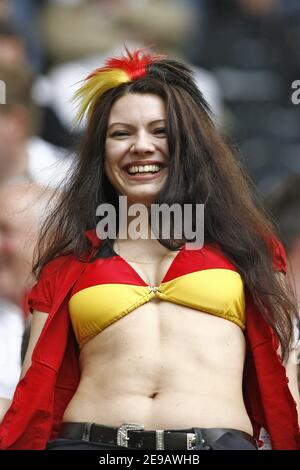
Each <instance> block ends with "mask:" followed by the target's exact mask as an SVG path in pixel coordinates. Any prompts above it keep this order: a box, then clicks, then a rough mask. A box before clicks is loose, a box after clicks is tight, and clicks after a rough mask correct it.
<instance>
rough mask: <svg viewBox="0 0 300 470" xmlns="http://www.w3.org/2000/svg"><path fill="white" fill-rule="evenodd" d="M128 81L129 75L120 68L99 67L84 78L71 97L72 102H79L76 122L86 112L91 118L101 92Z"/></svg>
mask: <svg viewBox="0 0 300 470" xmlns="http://www.w3.org/2000/svg"><path fill="white" fill-rule="evenodd" d="M130 81H131V79H130V77H129V75H128V74H127V73H126V72H124V71H123V70H121V69H106V70H105V69H102V70H101V69H99V71H98V72H97V71H96V72H95V74H94V75H92V76H90V78H88V79H86V80H84V82H85V83H84V84H83V85H82V86H81V87H80V88H79V89H78V90H77V91H76V92H75V94H74V97H73V101H74V102H79V109H78V112H77V115H76V118H75V120H76V123H77V124H78V123H80V122H81V120H82V118H83V117H84V115H85V113H86V112H87V114H88V118H89V119H90V118H91V114H92V111H93V108H94V105H95V103H96V101H97V99H98V98H99V97H100V96H101V95H103V93H105V92H106V91H107V90H110V89H111V88H115V87H117V86H118V85H121V84H122V83H127V82H130Z"/></svg>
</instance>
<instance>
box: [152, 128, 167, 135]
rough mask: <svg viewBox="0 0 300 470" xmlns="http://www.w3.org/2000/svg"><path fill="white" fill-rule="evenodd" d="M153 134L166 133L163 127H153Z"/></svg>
mask: <svg viewBox="0 0 300 470" xmlns="http://www.w3.org/2000/svg"><path fill="white" fill-rule="evenodd" d="M154 134H155V135H162V136H165V135H166V134H167V129H166V128H165V127H157V128H156V129H154Z"/></svg>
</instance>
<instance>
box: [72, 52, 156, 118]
mask: <svg viewBox="0 0 300 470" xmlns="http://www.w3.org/2000/svg"><path fill="white" fill-rule="evenodd" d="M125 51H126V54H125V55H123V56H121V57H112V58H109V59H107V60H106V62H105V64H104V66H103V67H100V68H98V69H96V70H95V71H94V72H92V73H91V74H90V75H88V77H87V78H86V79H85V80H84V84H83V85H82V86H81V87H80V88H79V90H77V92H76V93H75V95H74V100H75V101H79V102H80V106H79V110H78V113H77V122H80V121H81V120H82V118H83V117H84V115H85V113H86V112H87V114H88V118H89V117H90V116H91V113H92V110H93V107H94V104H95V102H96V100H98V98H99V97H100V96H101V95H102V94H103V93H105V92H106V91H107V90H110V89H111V88H115V87H117V86H119V85H121V84H123V83H128V82H132V81H133V80H137V79H138V78H142V77H145V76H146V74H147V68H148V66H149V65H150V64H152V63H154V62H157V61H159V60H161V59H164V58H165V56H163V55H157V54H153V53H150V52H149V51H147V50H146V49H137V50H135V51H133V52H130V51H129V50H128V49H127V48H125Z"/></svg>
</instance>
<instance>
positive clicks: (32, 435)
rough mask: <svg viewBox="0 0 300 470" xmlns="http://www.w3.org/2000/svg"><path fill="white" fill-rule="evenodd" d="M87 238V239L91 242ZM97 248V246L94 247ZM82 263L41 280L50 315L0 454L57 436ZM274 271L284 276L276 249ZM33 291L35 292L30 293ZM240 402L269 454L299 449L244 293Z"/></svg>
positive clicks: (72, 387) (71, 373) (291, 410)
mask: <svg viewBox="0 0 300 470" xmlns="http://www.w3.org/2000/svg"><path fill="white" fill-rule="evenodd" d="M89 238H90V237H89ZM95 243H96V242H95ZM85 266H86V263H85V262H80V261H77V260H76V259H75V257H74V256H73V255H65V256H60V257H59V258H56V259H55V260H53V261H51V262H50V263H48V264H47V265H46V266H45V267H44V269H43V270H42V274H41V277H40V279H39V290H40V289H41V288H42V289H43V290H44V296H45V304H44V305H43V302H41V304H40V305H39V306H37V305H36V304H35V308H38V309H39V310H40V311H43V308H44V311H47V310H45V306H46V305H47V306H48V305H49V303H50V302H51V304H52V309H51V312H50V314H49V316H48V319H47V321H46V324H45V326H44V328H43V330H42V333H41V335H40V338H39V340H38V342H37V345H36V347H35V349H34V352H33V355H32V365H31V367H30V368H29V370H28V371H27V373H26V375H25V376H24V378H23V379H22V380H21V381H20V382H19V384H18V386H17V388H16V391H15V394H14V398H13V402H12V404H11V407H10V408H9V410H8V411H7V413H6V415H5V417H4V419H3V421H2V424H1V426H0V449H15V450H18V449H44V448H45V445H46V442H47V441H48V440H50V439H55V438H56V437H57V435H58V432H59V429H60V425H61V422H62V416H63V413H64V410H65V409H66V407H67V405H68V403H69V402H70V400H71V398H72V397H73V395H74V393H75V391H76V389H77V387H78V384H79V378H80V373H79V365H78V347H77V343H76V340H75V338H74V334H73V331H72V328H71V326H70V319H69V312H68V300H69V294H70V291H71V289H72V287H73V285H74V284H75V282H76V280H77V279H78V277H79V276H80V274H81V273H82V272H83V270H84V269H85ZM274 268H275V269H278V270H281V271H285V259H284V254H283V252H282V251H281V250H280V249H279V251H278V252H277V256H275V258H274ZM34 289H35V287H34V288H33V292H34ZM246 319H247V325H246V344H247V354H246V361H245V368H244V399H245V404H246V408H247V412H248V414H249V417H250V419H251V422H252V425H253V428H254V434H255V437H256V438H258V437H259V431H260V429H261V427H263V428H265V429H266V430H268V432H269V434H270V438H271V442H272V447H273V449H300V438H299V429H298V421H297V411H296V404H295V401H294V400H293V398H292V395H291V393H290V391H289V388H288V385H287V378H286V373H285V368H284V367H283V366H282V365H281V362H280V360H279V357H278V355H277V352H276V349H275V347H274V341H273V339H274V338H273V335H272V332H271V330H270V328H269V326H268V325H267V324H266V322H265V321H264V320H263V318H262V316H261V315H260V313H259V311H258V309H257V307H256V306H255V304H254V302H253V299H252V297H251V295H250V293H249V292H246Z"/></svg>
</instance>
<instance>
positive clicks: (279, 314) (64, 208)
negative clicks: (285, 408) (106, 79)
mask: <svg viewBox="0 0 300 470" xmlns="http://www.w3.org/2000/svg"><path fill="white" fill-rule="evenodd" d="M126 93H142V94H143V93H153V94H155V95H158V96H160V97H161V98H162V99H163V100H164V102H165V105H166V110H167V136H168V144H169V154H170V160H169V171H168V176H167V181H166V183H165V185H164V187H163V189H162V191H161V192H160V194H159V197H158V199H157V200H156V203H158V204H161V203H167V204H169V205H171V204H174V203H179V204H181V205H183V204H187V203H190V204H196V203H200V204H201V203H204V204H205V240H206V242H213V243H217V244H218V245H219V246H220V247H221V249H222V250H223V252H224V253H225V254H226V255H227V256H228V258H229V259H230V260H231V262H232V263H233V264H234V265H235V266H236V267H237V269H238V271H239V272H240V274H241V276H242V278H243V280H244V282H245V285H246V287H247V288H248V289H249V290H250V292H251V294H252V295H253V298H254V300H255V302H256V303H257V305H258V307H259V309H260V312H261V314H262V315H263V316H264V318H265V320H266V321H267V322H268V323H269V325H270V326H271V327H272V329H273V330H274V332H275V333H276V335H277V337H278V339H279V341H280V345H281V351H282V357H283V358H284V359H285V358H286V356H287V353H288V349H289V345H290V341H291V335H292V318H293V314H294V313H295V312H296V303H295V301H294V297H293V295H292V293H288V292H287V290H286V288H285V287H284V286H283V285H282V281H281V280H280V279H279V277H278V276H276V274H275V273H274V271H273V269H272V248H271V247H272V245H273V246H274V243H273V241H274V240H275V241H276V237H275V235H274V233H275V230H274V227H273V225H272V222H271V220H270V219H269V218H268V216H267V215H266V214H265V212H264V209H263V207H262V205H261V204H260V202H259V199H258V197H257V196H255V190H254V187H253V184H252V183H251V181H250V180H249V178H248V176H247V174H246V173H245V171H244V170H243V168H242V166H241V164H240V163H239V160H238V158H237V157H236V156H235V155H234V153H233V152H232V151H231V149H230V147H229V146H228V145H227V144H226V143H225V142H224V140H223V139H222V137H221V136H220V135H219V133H218V132H217V131H216V129H215V127H214V125H213V123H212V120H211V117H210V114H209V107H208V105H207V103H206V101H205V100H204V98H203V96H202V94H201V92H200V91H199V89H198V88H197V86H196V85H195V83H194V81H193V78H192V72H191V71H190V70H189V69H188V68H187V67H186V66H185V65H183V64H180V63H178V62H175V61H172V60H160V61H158V62H156V63H153V64H151V65H150V66H148V70H147V74H146V76H145V77H144V78H139V79H138V80H134V81H132V82H129V83H125V84H122V85H119V86H118V87H116V88H113V89H110V90H109V91H106V92H105V93H104V94H103V95H102V96H101V97H100V98H99V99H98V101H97V102H96V103H95V105H94V107H93V110H92V115H91V119H90V120H89V123H88V126H87V130H86V132H85V134H84V137H83V139H82V142H81V147H80V150H79V159H78V161H77V162H76V164H75V166H74V171H73V173H72V175H71V177H70V178H69V180H68V185H67V186H66V188H65V189H64V191H63V192H62V196H61V197H60V200H59V202H58V203H57V204H56V207H55V209H54V210H53V211H52V213H51V214H50V215H49V217H48V220H47V221H46V223H45V225H44V227H43V230H42V233H41V237H40V242H39V251H38V256H37V261H36V264H35V266H34V273H35V274H36V275H38V273H39V271H40V269H41V268H42V267H43V266H44V265H45V264H46V263H47V262H48V261H50V260H51V259H53V258H55V257H57V256H59V255H60V254H61V253H63V252H66V251H70V252H72V253H73V254H74V255H75V256H76V257H77V258H80V257H81V256H82V255H83V254H84V253H86V252H87V251H88V250H89V248H90V247H89V242H88V240H87V238H86V236H85V232H86V231H87V230H90V229H92V228H95V227H96V225H97V222H98V221H97V217H96V208H97V206H98V205H99V204H102V203H105V202H109V203H111V204H114V205H115V208H116V211H118V204H117V194H116V191H115V190H114V188H113V187H112V185H111V184H110V182H109V181H108V179H107V177H106V175H105V173H104V149H105V140H106V131H107V123H108V118H109V114H110V110H111V107H112V105H113V104H114V102H115V101H116V100H117V99H118V98H120V97H121V96H123V95H124V94H126ZM159 241H160V243H162V244H163V245H164V246H166V247H168V248H169V249H171V250H172V249H174V243H173V242H174V240H159ZM112 243H113V241H112V240H110V239H106V240H104V241H103V243H101V245H100V249H99V251H98V253H97V256H100V257H105V256H111V255H112V254H113V253H114V252H113V249H112ZM183 243H184V241H183ZM275 244H276V243H275Z"/></svg>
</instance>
